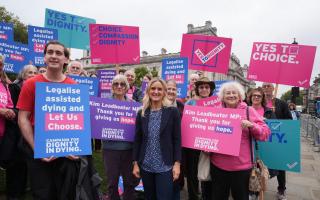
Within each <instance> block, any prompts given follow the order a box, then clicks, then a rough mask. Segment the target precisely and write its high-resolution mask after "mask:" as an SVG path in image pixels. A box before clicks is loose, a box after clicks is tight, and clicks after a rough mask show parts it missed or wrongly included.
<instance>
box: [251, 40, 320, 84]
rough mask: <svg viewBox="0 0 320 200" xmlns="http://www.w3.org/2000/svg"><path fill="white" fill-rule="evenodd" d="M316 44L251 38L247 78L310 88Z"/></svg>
mask: <svg viewBox="0 0 320 200" xmlns="http://www.w3.org/2000/svg"><path fill="white" fill-rule="evenodd" d="M315 54H316V47H315V46H306V45H296V44H283V43H265V42H254V43H253V47H252V54H251V59H250V65H249V71H248V77H247V78H248V79H250V80H257V81H262V82H270V83H279V84H285V85H292V86H298V87H304V88H309V87H310V77H311V72H312V68H313V62H314V57H315Z"/></svg>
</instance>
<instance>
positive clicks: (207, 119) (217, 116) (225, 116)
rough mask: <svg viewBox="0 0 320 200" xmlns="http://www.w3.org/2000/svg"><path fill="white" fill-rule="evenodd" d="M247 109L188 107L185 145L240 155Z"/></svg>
mask: <svg viewBox="0 0 320 200" xmlns="http://www.w3.org/2000/svg"><path fill="white" fill-rule="evenodd" d="M243 116H245V110H243V109H228V108H212V107H201V106H189V105H185V106H184V111H183V116H182V122H181V123H182V125H181V140H182V146H184V147H187V148H191V149H199V150H202V151H209V152H215V153H221V154H227V155H233V156H238V155H239V151H240V142H241V135H242V130H241V118H242V117H243Z"/></svg>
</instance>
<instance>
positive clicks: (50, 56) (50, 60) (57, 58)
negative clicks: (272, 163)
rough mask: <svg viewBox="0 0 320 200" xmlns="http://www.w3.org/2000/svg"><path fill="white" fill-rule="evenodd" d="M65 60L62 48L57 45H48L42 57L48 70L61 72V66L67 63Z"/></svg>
mask: <svg viewBox="0 0 320 200" xmlns="http://www.w3.org/2000/svg"><path fill="white" fill-rule="evenodd" d="M67 60H68V59H67V58H66V56H65V55H64V47H63V46H61V45H59V44H50V45H49V46H48V47H47V49H46V53H45V55H44V62H45V63H46V65H47V69H48V70H49V69H50V70H61V71H62V69H63V65H64V64H65V63H66V62H67Z"/></svg>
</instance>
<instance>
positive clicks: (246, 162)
mask: <svg viewBox="0 0 320 200" xmlns="http://www.w3.org/2000/svg"><path fill="white" fill-rule="evenodd" d="M218 97H219V100H220V101H221V102H222V104H221V106H222V107H224V108H229V109H230V108H231V109H242V110H244V112H243V116H241V128H242V135H241V144H240V153H239V156H229V155H224V154H218V153H213V154H212V155H211V164H212V166H211V177H212V195H213V199H219V200H227V199H229V192H230V190H231V194H232V197H233V199H238V200H248V199H249V177H250V172H251V168H252V166H253V165H252V159H251V139H252V138H254V139H256V140H266V139H267V138H268V136H269V135H270V130H269V128H268V126H267V125H266V124H265V123H264V121H263V118H262V117H261V116H260V115H259V114H258V113H257V112H256V111H255V109H254V108H252V107H247V104H246V103H244V102H243V100H244V98H245V92H244V89H243V87H242V85H240V84H239V83H237V82H227V83H224V84H223V85H222V86H221V88H220V90H219V93H218ZM247 109H248V114H249V119H248V118H247V114H246V113H247V112H246V111H247Z"/></svg>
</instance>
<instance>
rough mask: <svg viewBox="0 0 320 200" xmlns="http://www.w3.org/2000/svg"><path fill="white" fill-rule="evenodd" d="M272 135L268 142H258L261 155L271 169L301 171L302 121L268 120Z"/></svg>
mask: <svg viewBox="0 0 320 200" xmlns="http://www.w3.org/2000/svg"><path fill="white" fill-rule="evenodd" d="M266 123H267V124H268V126H269V128H270V130H271V135H270V137H269V140H268V141H266V142H261V141H259V142H258V147H259V150H258V152H256V155H259V156H260V158H261V159H262V160H263V162H264V164H265V165H267V166H268V168H270V169H278V170H285V171H293V172H300V171H301V157H300V154H301V153H300V121H299V120H267V121H266Z"/></svg>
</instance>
